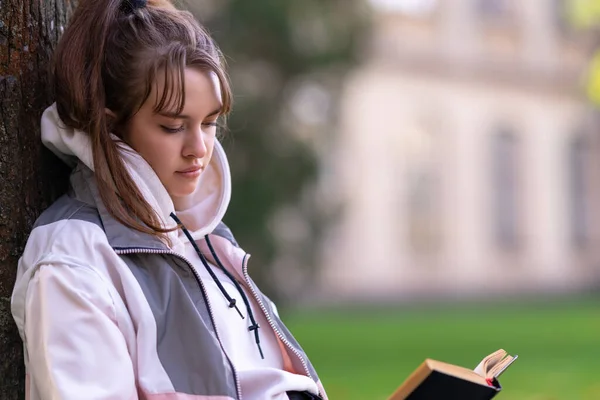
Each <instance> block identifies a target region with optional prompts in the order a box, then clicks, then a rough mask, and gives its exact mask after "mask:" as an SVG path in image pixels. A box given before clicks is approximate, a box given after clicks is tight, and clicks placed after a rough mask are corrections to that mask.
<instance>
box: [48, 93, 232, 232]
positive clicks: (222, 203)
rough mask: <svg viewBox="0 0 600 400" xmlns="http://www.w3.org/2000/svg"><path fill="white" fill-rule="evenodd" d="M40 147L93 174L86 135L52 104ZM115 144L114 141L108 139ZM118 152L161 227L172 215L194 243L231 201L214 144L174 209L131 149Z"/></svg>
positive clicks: (221, 155)
mask: <svg viewBox="0 0 600 400" xmlns="http://www.w3.org/2000/svg"><path fill="white" fill-rule="evenodd" d="M41 122H42V123H41V131H42V143H43V144H44V145H45V146H46V147H47V148H48V149H50V150H51V151H52V152H53V153H54V154H56V155H57V156H58V157H59V158H60V159H61V160H63V161H64V162H65V163H66V164H67V165H69V166H71V167H74V166H75V165H76V164H77V163H78V162H82V163H83V164H85V165H86V166H87V167H88V168H90V169H91V170H94V162H93V156H92V145H91V140H90V137H89V135H87V134H86V133H84V132H82V131H78V130H75V129H71V128H68V127H66V126H65V124H64V123H63V122H62V121H61V120H60V117H59V116H58V111H57V109H56V104H53V105H52V106H50V107H48V108H47V109H46V110H45V111H44V113H43V115H42V121H41ZM112 137H113V139H114V140H115V141H118V138H117V137H116V136H114V135H112ZM118 146H119V152H120V154H121V158H122V159H123V161H124V163H125V167H126V168H127V170H128V172H129V174H130V176H131V178H132V179H133V181H134V182H135V183H136V185H137V187H138V189H139V190H140V192H141V193H142V195H143V196H144V198H145V199H146V201H147V202H148V204H150V206H151V207H152V208H153V209H154V210H155V212H156V213H157V215H158V216H159V218H160V219H161V222H162V224H163V226H164V227H174V226H175V222H174V221H173V219H172V218H171V217H170V214H171V213H172V212H173V211H175V213H176V214H177V216H178V217H179V219H180V220H181V222H182V223H183V224H184V225H185V226H186V227H187V229H188V230H189V231H190V233H191V234H192V237H193V238H194V239H195V240H198V239H201V238H202V237H204V236H205V235H207V234H209V233H211V232H212V231H213V230H214V229H215V228H216V227H217V225H218V224H219V223H220V222H221V220H222V219H223V216H224V215H225V212H226V211H227V207H228V205H229V201H230V198H231V174H230V171H229V164H228V162H227V156H226V155H225V151H224V150H223V147H222V146H221V144H220V143H219V142H218V141H215V147H214V150H213V156H212V158H211V160H210V163H209V164H208V165H207V167H206V168H205V170H204V172H203V173H202V175H201V176H200V179H199V182H198V186H197V187H196V190H195V191H194V192H193V193H192V194H190V195H189V196H187V197H186V198H184V199H179V201H178V209H175V206H174V204H173V201H172V200H171V197H170V196H169V194H168V193H167V190H166V189H165V187H164V186H163V184H162V183H161V182H160V180H159V178H158V176H157V175H156V173H155V172H154V170H153V169H152V167H151V166H150V164H148V163H147V162H146V160H144V158H142V156H140V155H139V154H138V153H137V152H136V151H134V150H133V149H132V148H131V147H129V146H128V145H126V144H125V143H123V142H122V141H118ZM179 235H181V236H183V233H182V232H181V231H180V230H179V231H175V232H171V233H170V234H169V237H170V239H171V240H172V241H173V243H181V240H180V238H179V237H178V236H179Z"/></svg>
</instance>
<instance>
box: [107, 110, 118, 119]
mask: <svg viewBox="0 0 600 400" xmlns="http://www.w3.org/2000/svg"><path fill="white" fill-rule="evenodd" d="M104 112H105V113H106V115H107V116H109V117H110V118H113V119H114V118H117V114H115V113H114V112H113V110H111V109H109V108H104Z"/></svg>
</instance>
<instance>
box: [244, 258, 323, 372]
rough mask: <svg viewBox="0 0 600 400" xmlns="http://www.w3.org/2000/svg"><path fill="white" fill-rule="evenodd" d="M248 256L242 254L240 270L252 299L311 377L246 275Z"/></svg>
mask: <svg viewBox="0 0 600 400" xmlns="http://www.w3.org/2000/svg"><path fill="white" fill-rule="evenodd" d="M249 258H250V254H248V253H246V255H245V256H244V259H243V260H242V272H243V274H244V279H245V280H246V283H247V284H248V287H249V288H250V291H251V292H252V296H254V299H255V300H256V301H257V302H258V305H259V306H260V308H261V310H262V312H263V314H264V315H265V317H266V318H267V321H268V322H269V325H271V328H273V331H275V334H276V335H277V336H278V337H279V339H280V340H281V341H282V342H283V344H285V345H286V346H287V348H288V349H290V350H291V351H292V352H293V353H294V354H295V355H296V356H297V357H298V359H299V360H300V362H302V366H303V367H304V372H305V373H306V376H308V377H309V378H310V379H313V377H312V375H311V374H310V371H309V369H308V364H306V361H305V360H304V357H303V356H302V354H301V353H300V352H299V351H298V350H297V349H296V348H295V347H294V346H293V345H292V344H291V343H290V342H289V340H287V339H286V338H285V336H283V334H282V333H281V331H280V330H279V328H277V326H276V325H275V322H273V319H272V318H271V315H270V314H269V312H268V311H267V309H266V307H265V305H264V303H263V301H262V300H261V298H260V296H259V295H258V293H256V290H255V289H254V285H253V284H252V282H251V280H250V275H248V259H249ZM313 380H314V379H313Z"/></svg>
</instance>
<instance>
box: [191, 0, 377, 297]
mask: <svg viewBox="0 0 600 400" xmlns="http://www.w3.org/2000/svg"><path fill="white" fill-rule="evenodd" d="M361 3H362V2H360V1H357V0H302V1H300V0H252V1H248V0H227V1H224V0H187V4H184V6H186V7H188V8H189V9H190V10H191V11H192V12H193V13H194V14H195V16H196V17H197V18H198V19H199V20H200V21H201V22H202V23H204V24H205V26H206V27H207V28H208V29H209V31H210V32H211V34H212V35H213V37H214V38H215V40H216V41H217V43H218V44H219V46H220V48H221V50H222V51H223V53H224V54H225V58H226V60H227V63H228V68H229V73H230V76H231V80H232V84H233V92H234V108H233V113H232V115H231V116H230V117H229V119H228V122H227V125H228V129H227V131H226V132H224V137H223V139H222V140H223V144H224V146H225V149H226V151H227V154H228V157H229V162H230V164H231V170H232V176H233V194H232V202H231V205H230V207H229V210H228V213H227V215H226V216H225V223H227V224H228V225H229V226H230V228H231V229H232V230H233V232H234V235H235V236H236V239H237V240H238V242H239V243H240V244H241V246H242V247H243V248H244V249H245V250H246V251H248V252H249V253H251V254H252V260H251V273H252V275H253V277H254V279H256V280H257V281H258V282H259V285H260V286H261V288H262V289H263V290H264V291H265V292H267V293H268V294H269V295H271V296H275V297H277V294H278V293H277V292H276V291H275V290H274V287H273V280H272V279H270V278H269V276H270V272H271V271H270V266H271V265H272V263H273V260H274V257H275V256H276V253H277V251H278V246H277V238H275V237H274V232H273V229H271V224H270V219H271V218H272V216H273V215H274V213H275V212H276V211H277V210H278V209H280V208H281V207H285V206H289V205H298V204H299V203H300V199H301V198H302V192H303V190H304V189H305V188H306V187H307V185H308V184H310V183H311V182H313V181H314V180H315V179H316V176H317V168H318V167H317V162H318V159H317V157H316V154H315V151H314V150H315V149H314V148H313V147H312V146H311V144H310V143H309V142H307V141H303V140H301V139H300V138H299V137H298V135H297V134H296V133H297V132H295V131H296V130H298V129H300V130H301V127H300V125H301V124H302V121H299V120H295V119H294V116H293V113H291V112H290V99H291V98H293V96H294V93H295V91H296V90H298V88H300V87H301V86H302V83H303V82H306V81H312V82H317V83H318V84H319V85H321V86H322V87H324V88H326V89H327V90H328V91H330V92H331V93H330V94H331V95H332V96H335V87H336V82H338V83H339V82H340V81H341V77H342V76H343V74H344V73H345V72H346V71H347V70H348V67H349V66H350V65H352V64H353V62H354V61H355V60H354V48H355V44H356V39H357V38H358V37H359V36H360V32H361V29H362V25H363V23H362V17H361V16H363V15H365V13H364V12H362V11H361V10H360V7H359V4H361ZM334 118H335V115H334V113H330V115H328V119H329V121H330V122H331V121H332V120H333V119H334ZM331 126H332V124H323V125H322V126H321V127H320V129H322V131H318V134H319V135H331V134H332V132H331V131H330V127H331ZM298 206H299V207H301V205H298ZM311 208H312V210H311ZM302 218H303V219H304V222H306V223H307V224H308V226H309V227H310V229H309V232H310V234H309V235H307V236H309V237H308V238H307V240H304V241H303V242H302V243H300V244H299V246H300V247H301V249H298V250H300V251H298V252H297V254H300V255H301V256H302V258H303V260H301V262H300V264H301V265H302V266H311V265H314V257H313V256H314V252H315V250H316V246H315V242H316V241H318V240H319V232H320V229H319V228H320V226H319V221H320V220H321V218H320V217H319V215H318V212H317V210H316V207H312V206H307V205H306V204H305V205H304V207H303V208H302Z"/></svg>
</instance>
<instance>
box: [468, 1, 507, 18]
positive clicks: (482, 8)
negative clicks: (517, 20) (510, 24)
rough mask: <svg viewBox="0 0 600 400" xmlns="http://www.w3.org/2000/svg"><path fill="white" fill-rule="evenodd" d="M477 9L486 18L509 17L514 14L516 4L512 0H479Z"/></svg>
mask: <svg viewBox="0 0 600 400" xmlns="http://www.w3.org/2000/svg"><path fill="white" fill-rule="evenodd" d="M477 11H478V13H479V15H480V16H481V17H483V18H486V19H497V20H502V19H509V18H512V17H513V16H514V4H513V2H512V1H511V0H477Z"/></svg>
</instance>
